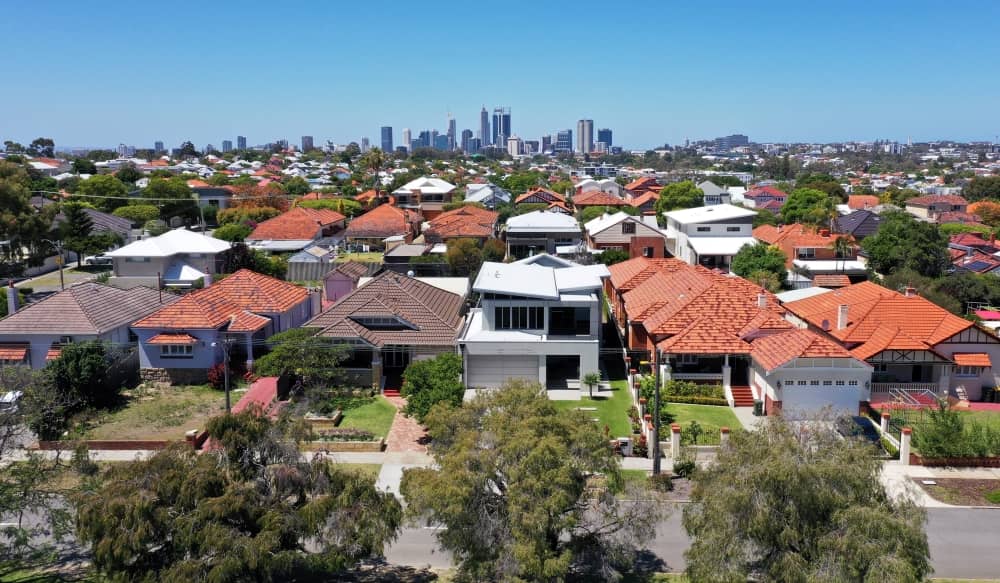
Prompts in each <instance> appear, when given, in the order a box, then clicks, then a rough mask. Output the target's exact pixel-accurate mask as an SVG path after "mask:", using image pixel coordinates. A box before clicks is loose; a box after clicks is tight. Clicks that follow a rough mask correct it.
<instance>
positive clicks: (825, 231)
mask: <svg viewBox="0 0 1000 583" xmlns="http://www.w3.org/2000/svg"><path fill="white" fill-rule="evenodd" d="M819 236H820V237H829V236H830V229H820V230H819Z"/></svg>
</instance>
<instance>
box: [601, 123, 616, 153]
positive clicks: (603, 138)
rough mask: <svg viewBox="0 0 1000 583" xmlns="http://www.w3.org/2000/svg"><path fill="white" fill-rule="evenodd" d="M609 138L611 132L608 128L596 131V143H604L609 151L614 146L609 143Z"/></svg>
mask: <svg viewBox="0 0 1000 583" xmlns="http://www.w3.org/2000/svg"><path fill="white" fill-rule="evenodd" d="M611 137H612V136H611V130H610V129H609V128H601V129H599V130H597V141H598V142H604V143H605V144H607V145H608V149H610V148H611V146H612V145H614V144H613V143H612V142H611Z"/></svg>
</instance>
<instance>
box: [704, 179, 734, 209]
mask: <svg viewBox="0 0 1000 583" xmlns="http://www.w3.org/2000/svg"><path fill="white" fill-rule="evenodd" d="M698 188H699V189H701V191H702V192H703V193H704V194H705V198H704V199H703V200H704V205H705V206H711V205H713V204H729V203H731V202H732V196H730V194H729V191H728V190H726V189H725V188H723V187H721V186H719V185H718V184H716V183H714V182H712V181H711V180H705V181H703V182H701V183H699V184H698Z"/></svg>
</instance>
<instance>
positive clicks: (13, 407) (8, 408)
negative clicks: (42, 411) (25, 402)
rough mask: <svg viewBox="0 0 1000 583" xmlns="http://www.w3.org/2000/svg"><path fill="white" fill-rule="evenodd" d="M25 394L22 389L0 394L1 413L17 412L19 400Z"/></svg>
mask: <svg viewBox="0 0 1000 583" xmlns="http://www.w3.org/2000/svg"><path fill="white" fill-rule="evenodd" d="M23 395H24V393H22V392H21V391H7V392H6V393H4V394H3V396H0V413H16V412H17V402H18V401H20V400H21V397H22V396H23Z"/></svg>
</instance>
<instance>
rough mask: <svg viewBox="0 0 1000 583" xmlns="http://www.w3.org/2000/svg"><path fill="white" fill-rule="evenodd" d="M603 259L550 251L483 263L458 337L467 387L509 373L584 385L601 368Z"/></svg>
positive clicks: (493, 383) (495, 381) (495, 382)
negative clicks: (580, 259)
mask: <svg viewBox="0 0 1000 583" xmlns="http://www.w3.org/2000/svg"><path fill="white" fill-rule="evenodd" d="M608 276H609V272H608V268H607V267H606V266H604V265H586V266H584V265H577V264H575V263H572V262H570V261H566V260H564V259H560V258H557V257H552V256H550V255H535V256H532V257H529V258H526V259H522V260H520V261H516V262H514V263H494V262H486V263H484V264H483V266H482V268H481V269H480V270H479V275H478V276H477V277H476V281H475V283H473V285H472V290H473V291H474V292H476V293H477V294H479V295H480V302H479V305H478V306H477V307H476V308H474V309H473V310H472V311H471V312H470V313H469V318H468V323H467V324H466V326H465V327H464V328H463V330H462V333H461V335H460V337H459V339H458V345H459V349H460V350H461V352H462V358H463V360H464V362H465V367H464V368H465V385H466V387H469V388H495V387H498V386H500V385H501V384H503V383H504V381H506V380H507V379H510V378H521V379H527V380H530V381H537V382H539V383H541V384H542V385H543V386H546V387H548V388H556V389H566V388H571V389H572V388H579V384H580V383H579V380H580V379H582V378H583V377H584V376H585V375H587V374H588V373H597V372H599V370H600V368H599V366H600V365H599V356H600V347H601V314H602V310H603V293H602V287H603V281H604V279H605V278H607V277H608Z"/></svg>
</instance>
